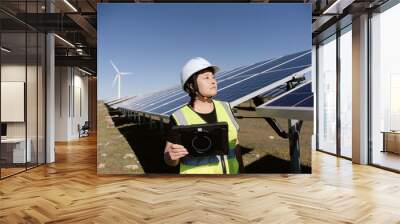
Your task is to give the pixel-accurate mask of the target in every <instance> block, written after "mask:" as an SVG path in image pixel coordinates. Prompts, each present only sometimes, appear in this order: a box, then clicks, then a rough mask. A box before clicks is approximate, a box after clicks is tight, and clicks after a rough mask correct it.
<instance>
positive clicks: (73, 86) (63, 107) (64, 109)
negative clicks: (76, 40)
mask: <svg viewBox="0 0 400 224" xmlns="http://www.w3.org/2000/svg"><path fill="white" fill-rule="evenodd" d="M79 95H80V97H79ZM79 100H80V101H81V102H80V103H79ZM79 105H81V110H82V112H81V113H80V110H79ZM55 107H56V109H55V111H56V113H55V119H56V136H55V140H56V141H70V140H73V139H77V138H79V133H78V124H80V125H81V126H82V125H83V124H84V122H85V121H87V120H88V78H87V76H84V74H83V73H81V72H80V71H79V70H77V69H76V68H72V67H56V94H55Z"/></svg>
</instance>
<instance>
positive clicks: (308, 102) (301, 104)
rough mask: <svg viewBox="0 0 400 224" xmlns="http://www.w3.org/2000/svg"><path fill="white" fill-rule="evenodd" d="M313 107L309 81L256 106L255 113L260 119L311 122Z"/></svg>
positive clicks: (312, 95)
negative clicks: (269, 118)
mask: <svg viewBox="0 0 400 224" xmlns="http://www.w3.org/2000/svg"><path fill="white" fill-rule="evenodd" d="M313 106H314V94H313V93H312V85H311V82H310V81H309V82H306V83H304V84H301V85H299V86H297V87H295V88H294V89H292V90H290V91H288V92H287V93H284V94H282V95H281V96H278V97H277V98H275V99H273V100H271V101H268V102H267V103H265V104H263V105H260V106H258V107H257V108H256V112H257V114H258V115H259V116H262V117H271V118H287V119H297V120H313V116H314V107H313Z"/></svg>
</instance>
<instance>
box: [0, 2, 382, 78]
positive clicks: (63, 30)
mask: <svg viewBox="0 0 400 224" xmlns="http://www.w3.org/2000/svg"><path fill="white" fill-rule="evenodd" d="M386 1H387V0H336V1H335V0H248V1H245V0H243V1H242V0H239V1H227V0H219V1H213V0H209V1H208V0H205V1H193V0H192V1H185V0H183V1H178V0H175V1H173V0H153V1H151V0H118V1H116V0H47V3H48V4H47V5H46V1H45V0H39V1H36V0H35V1H18V0H1V2H0V22H1V29H2V32H3V33H7V34H6V35H3V36H4V37H2V38H5V39H4V41H2V43H5V41H6V42H7V43H10V44H9V46H7V47H8V48H15V54H18V51H21V52H20V53H21V54H23V53H24V52H22V51H23V50H24V48H21V47H18V46H24V42H25V39H24V38H22V37H23V36H24V35H23V33H24V32H25V30H28V31H29V32H30V31H32V32H54V33H56V34H57V35H58V36H59V37H61V38H62V39H64V40H66V41H68V42H69V43H70V44H69V43H66V42H65V41H63V40H62V39H61V38H58V37H57V38H55V46H56V49H55V53H56V65H62V66H64V65H69V66H80V67H81V68H84V69H87V70H89V71H91V72H92V73H96V70H97V68H96V67H97V60H96V55H97V11H96V5H97V3H117V2H118V3H135V2H136V3H139V2H140V3H146V2H156V3H158V2H251V3H310V4H312V11H313V16H312V26H313V34H312V35H313V41H314V43H315V42H316V41H317V39H318V38H317V37H318V36H321V35H322V34H323V33H324V32H327V30H329V28H330V27H332V26H333V25H334V24H336V23H337V21H339V20H341V19H343V18H344V17H346V16H348V15H356V14H357V13H359V12H363V11H365V10H369V9H373V8H374V7H377V6H379V5H381V4H383V3H384V2H386ZM335 2H337V3H339V4H337V3H335ZM333 5H334V6H335V7H333ZM331 6H332V7H331ZM328 8H329V13H326V11H328V10H327V9H328ZM332 9H333V10H332ZM335 10H336V11H335ZM50 12H51V13H50ZM324 12H325V13H324ZM332 12H333V13H332ZM350 21H351V19H350ZM331 32H334V30H333V31H331ZM71 44H72V45H73V46H72V45H71ZM34 47H35V45H34V44H33V43H32V44H28V48H27V51H28V52H31V51H32V52H33V50H32V49H33V48H34ZM31 48H32V49H31ZM28 54H29V53H28Z"/></svg>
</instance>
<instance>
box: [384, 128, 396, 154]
mask: <svg viewBox="0 0 400 224" xmlns="http://www.w3.org/2000/svg"><path fill="white" fill-rule="evenodd" d="M381 133H382V134H383V150H382V152H393V153H397V154H400V131H382V132H381Z"/></svg>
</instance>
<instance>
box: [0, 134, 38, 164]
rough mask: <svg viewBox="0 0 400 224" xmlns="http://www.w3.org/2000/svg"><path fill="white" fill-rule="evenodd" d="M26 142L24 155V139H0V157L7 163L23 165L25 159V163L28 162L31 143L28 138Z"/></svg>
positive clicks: (30, 155)
mask: <svg viewBox="0 0 400 224" xmlns="http://www.w3.org/2000/svg"><path fill="white" fill-rule="evenodd" d="M26 142H27V143H28V144H27V146H28V147H26V154H25V138H6V139H1V157H2V158H4V159H5V160H6V162H9V163H25V158H27V161H26V162H30V161H31V157H32V154H31V145H32V141H31V139H30V138H28V139H27V141H26ZM11 155H12V156H11ZM11 158H12V160H11Z"/></svg>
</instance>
